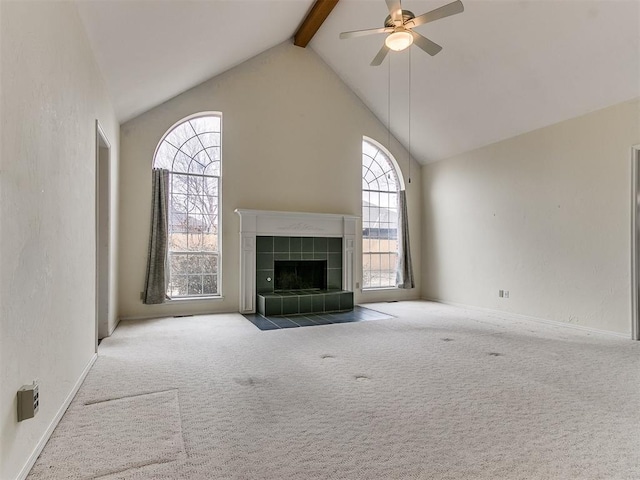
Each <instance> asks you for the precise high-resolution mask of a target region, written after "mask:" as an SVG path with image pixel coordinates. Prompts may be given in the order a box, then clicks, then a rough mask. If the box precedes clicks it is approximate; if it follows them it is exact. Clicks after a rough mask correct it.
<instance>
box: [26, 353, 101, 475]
mask: <svg viewBox="0 0 640 480" xmlns="http://www.w3.org/2000/svg"><path fill="white" fill-rule="evenodd" d="M97 358H98V354H97V353H94V354H93V356H92V357H91V360H89V363H88V364H87V366H86V367H84V370H83V371H82V373H81V374H80V378H78V381H77V382H76V383H75V385H74V386H73V388H72V389H71V392H69V395H67V398H65V400H64V402H63V403H62V406H61V407H60V409H59V410H58V413H56V416H55V417H53V420H52V421H51V423H50V424H49V428H47V430H46V431H45V432H44V435H42V437H41V438H40V441H39V442H38V444H37V445H36V448H34V449H33V452H32V453H31V455H30V456H29V459H28V460H27V463H26V464H25V465H24V467H22V470H20V473H19V474H18V476H17V477H16V478H17V480H24V479H26V478H27V475H29V472H30V471H31V469H32V468H33V465H34V464H35V463H36V460H37V459H38V456H39V455H40V454H41V453H42V449H43V448H44V446H45V445H46V444H47V442H48V441H49V438H50V437H51V434H52V433H53V431H54V430H55V428H56V427H57V426H58V423H60V419H62V416H63V415H64V413H65V412H66V411H67V408H69V405H70V404H71V401H72V400H73V397H75V396H76V393H78V390H80V386H81V385H82V382H84V379H85V378H86V377H87V374H88V373H89V370H91V367H93V364H94V363H95V362H96V359H97Z"/></svg>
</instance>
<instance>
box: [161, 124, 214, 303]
mask: <svg viewBox="0 0 640 480" xmlns="http://www.w3.org/2000/svg"><path fill="white" fill-rule="evenodd" d="M221 123H222V117H221V115H220V114H219V113H200V114H197V115H193V116H191V117H187V118H186V119H184V120H181V121H180V122H179V123H177V124H176V125H174V126H173V127H172V128H171V129H170V130H169V131H168V132H167V133H166V134H165V136H164V137H163V138H162V140H161V141H160V143H159V144H158V148H157V149H156V153H155V155H154V160H153V166H154V168H165V169H167V170H169V171H170V172H171V173H170V180H169V205H168V212H169V215H168V217H169V222H168V223H169V232H168V245H169V249H168V250H169V253H168V256H169V258H168V260H169V286H168V291H167V294H168V295H169V297H171V298H181V297H183V298H188V297H202V296H215V295H220V284H221V277H220V273H221V272H220V172H221V168H220V163H221V140H222V138H221V126H222V125H221Z"/></svg>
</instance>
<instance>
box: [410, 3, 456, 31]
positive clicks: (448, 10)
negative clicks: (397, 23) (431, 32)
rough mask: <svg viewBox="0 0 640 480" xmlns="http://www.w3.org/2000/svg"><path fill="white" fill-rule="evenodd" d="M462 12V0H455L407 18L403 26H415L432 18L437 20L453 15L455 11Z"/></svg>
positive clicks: (431, 20)
mask: <svg viewBox="0 0 640 480" xmlns="http://www.w3.org/2000/svg"><path fill="white" fill-rule="evenodd" d="M462 12H464V5H462V2H461V1H460V0H456V1H455V2H453V3H450V4H448V5H445V6H443V7H440V8H436V9H435V10H431V11H430V12H427V13H424V14H422V15H419V16H417V17H416V18H414V19H412V20H409V21H408V22H407V23H406V25H405V27H407V28H413V27H417V26H418V25H423V24H425V23H429V22H433V21H434V20H439V19H441V18H445V17H449V16H451V15H455V14H456V13H462Z"/></svg>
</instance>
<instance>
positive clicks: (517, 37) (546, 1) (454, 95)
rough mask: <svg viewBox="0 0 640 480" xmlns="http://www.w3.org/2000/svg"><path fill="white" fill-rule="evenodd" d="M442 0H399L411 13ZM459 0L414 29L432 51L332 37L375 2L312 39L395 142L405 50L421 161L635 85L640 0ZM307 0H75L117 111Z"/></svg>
mask: <svg viewBox="0 0 640 480" xmlns="http://www.w3.org/2000/svg"><path fill="white" fill-rule="evenodd" d="M448 1H449V0H438V1H436V0H403V3H402V5H403V8H404V9H408V10H411V11H413V12H414V13H415V14H416V15H419V14H421V13H424V12H426V11H429V10H432V9H434V8H437V7H440V6H442V5H444V4H446V3H448ZM463 2H464V5H465V12H464V13H462V14H459V15H454V16H452V17H448V18H445V19H441V20H438V21H436V22H433V23H430V24H426V25H422V26H420V27H417V28H416V31H418V32H419V33H422V34H423V35H425V36H427V37H429V38H430V39H431V40H433V41H435V42H436V43H439V44H440V45H442V46H443V50H442V51H441V52H440V53H439V54H438V55H436V56H434V57H431V56H429V55H427V54H426V53H424V52H422V51H421V50H419V49H418V48H417V47H415V46H414V47H411V49H410V50H411V53H410V54H409V53H408V52H400V53H393V54H392V56H391V57H388V58H387V59H386V60H385V62H384V63H383V64H382V65H381V66H380V67H370V66H369V63H370V61H371V60H372V59H373V57H374V56H375V54H376V53H377V52H378V50H379V49H380V46H381V45H382V42H383V39H384V36H383V35H372V36H368V37H360V38H353V39H348V40H340V39H339V38H338V34H339V33H340V32H341V31H346V30H359V29H365V28H376V27H380V26H382V23H383V21H384V18H385V16H386V15H387V14H388V12H387V10H386V6H385V3H384V0H341V1H340V2H339V3H338V5H337V6H336V7H335V9H334V10H333V12H332V13H331V15H330V16H329V18H328V19H327V20H326V21H325V23H324V25H323V26H322V28H321V29H320V31H319V32H318V33H317V34H316V36H315V37H314V39H313V40H312V42H311V43H310V47H311V48H312V49H313V50H315V51H316V52H317V53H318V54H319V55H320V56H321V57H322V58H323V59H324V60H325V61H326V62H327V63H328V64H329V65H330V66H331V67H332V68H333V69H334V70H335V72H336V73H337V74H338V75H339V76H340V77H341V78H342V79H343V80H344V81H345V82H346V83H347V85H349V86H350V87H351V88H352V89H353V91H354V92H355V93H356V94H357V95H358V96H359V97H360V98H361V99H362V100H363V101H364V103H365V104H367V106H368V107H369V108H370V109H371V110H372V111H373V112H374V113H375V114H376V115H377V116H378V118H379V119H380V120H381V121H382V122H384V123H385V124H387V123H388V122H389V120H390V123H391V130H392V132H393V133H394V135H395V136H396V137H398V138H399V139H400V140H401V141H402V143H403V144H404V145H405V146H407V145H409V109H408V99H409V93H408V92H409V89H408V86H409V74H408V73H409V57H411V109H410V114H411V120H410V123H411V142H410V144H411V151H412V153H413V154H414V156H415V158H416V159H418V160H419V161H420V162H422V163H428V162H431V161H436V160H440V159H443V158H447V157H449V156H452V155H455V154H457V153H461V152H465V151H468V150H471V149H473V148H477V147H479V146H482V145H487V144H489V143H493V142H495V141H498V140H502V139H505V138H509V137H512V136H514V135H518V134H520V133H524V132H527V131H531V130H534V129H536V128H540V127H543V126H546V125H550V124H553V123H556V122H559V121H562V120H565V119H568V118H572V117H575V116H577V115H581V114H584V113H587V112H590V111H593V110H597V109H599V108H603V107H606V106H609V105H613V104H615V103H619V102H622V101H625V100H629V99H631V98H635V97H638V96H640V1H638V0H594V1H588V0H529V1H524V0H489V1H482V0H463ZM312 4H313V0H227V1H221V0H217V1H214V0H209V1H203V0H200V1H178V0H174V1H162V0H161V1H154V2H151V1H147V0H128V1H116V0H95V1H82V2H80V3H79V11H80V14H81V17H82V18H83V21H84V23H85V26H86V28H87V32H88V35H89V38H90V41H91V43H92V46H93V49H94V52H95V54H96V57H97V59H98V62H99V64H100V66H101V69H102V71H103V74H104V76H105V78H106V81H107V84H108V86H109V89H110V91H111V93H112V95H113V98H114V102H115V105H116V112H117V114H118V117H119V119H120V120H121V121H126V120H127V119H130V118H133V117H134V116H136V115H138V114H139V113H142V112H144V111H146V110H148V109H149V108H152V107H154V106H156V105H158V104H160V103H162V102H163V101H165V100H167V99H169V98H171V97H173V96H175V95H177V94H178V93H181V92H183V91H184V90H186V89H188V88H190V87H192V86H194V85H197V84H198V83H200V82H202V81H204V80H206V79H208V78H210V77H212V76H215V75H217V74H219V73H221V72H223V71H225V70H228V69H229V68H231V67H233V66H234V65H237V64H239V63H241V62H243V61H245V60H246V59H248V58H250V57H252V56H254V55H256V54H258V53H260V52H262V51H264V50H266V49H268V48H270V47H272V46H274V45H277V44H278V43H280V42H282V41H284V40H286V39H287V38H290V37H291V36H292V35H293V33H294V32H295V30H296V29H297V27H298V25H299V23H300V22H301V21H302V19H303V18H304V16H305V15H306V13H307V11H308V10H309V8H310V7H311V5H312ZM267 20H268V21H267ZM238 24H240V25H241V32H242V35H241V36H240V37H238V36H237V35H233V34H234V33H235V32H234V30H235V28H236V26H237V25H238ZM230 38H233V39H234V41H233V43H232V42H231V41H230V40H229V39H230ZM237 38H240V41H237ZM308 48H309V47H308ZM389 59H390V60H391V78H389V63H388V62H389ZM389 82H390V83H391V91H392V95H391V105H392V106H391V115H390V116H389V114H388V112H389V108H388V105H389V101H388V98H389V97H388V94H389V89H388V85H389Z"/></svg>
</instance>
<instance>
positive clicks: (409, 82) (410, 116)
mask: <svg viewBox="0 0 640 480" xmlns="http://www.w3.org/2000/svg"><path fill="white" fill-rule="evenodd" d="M408 110H409V183H411V50H409V109H408Z"/></svg>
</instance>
